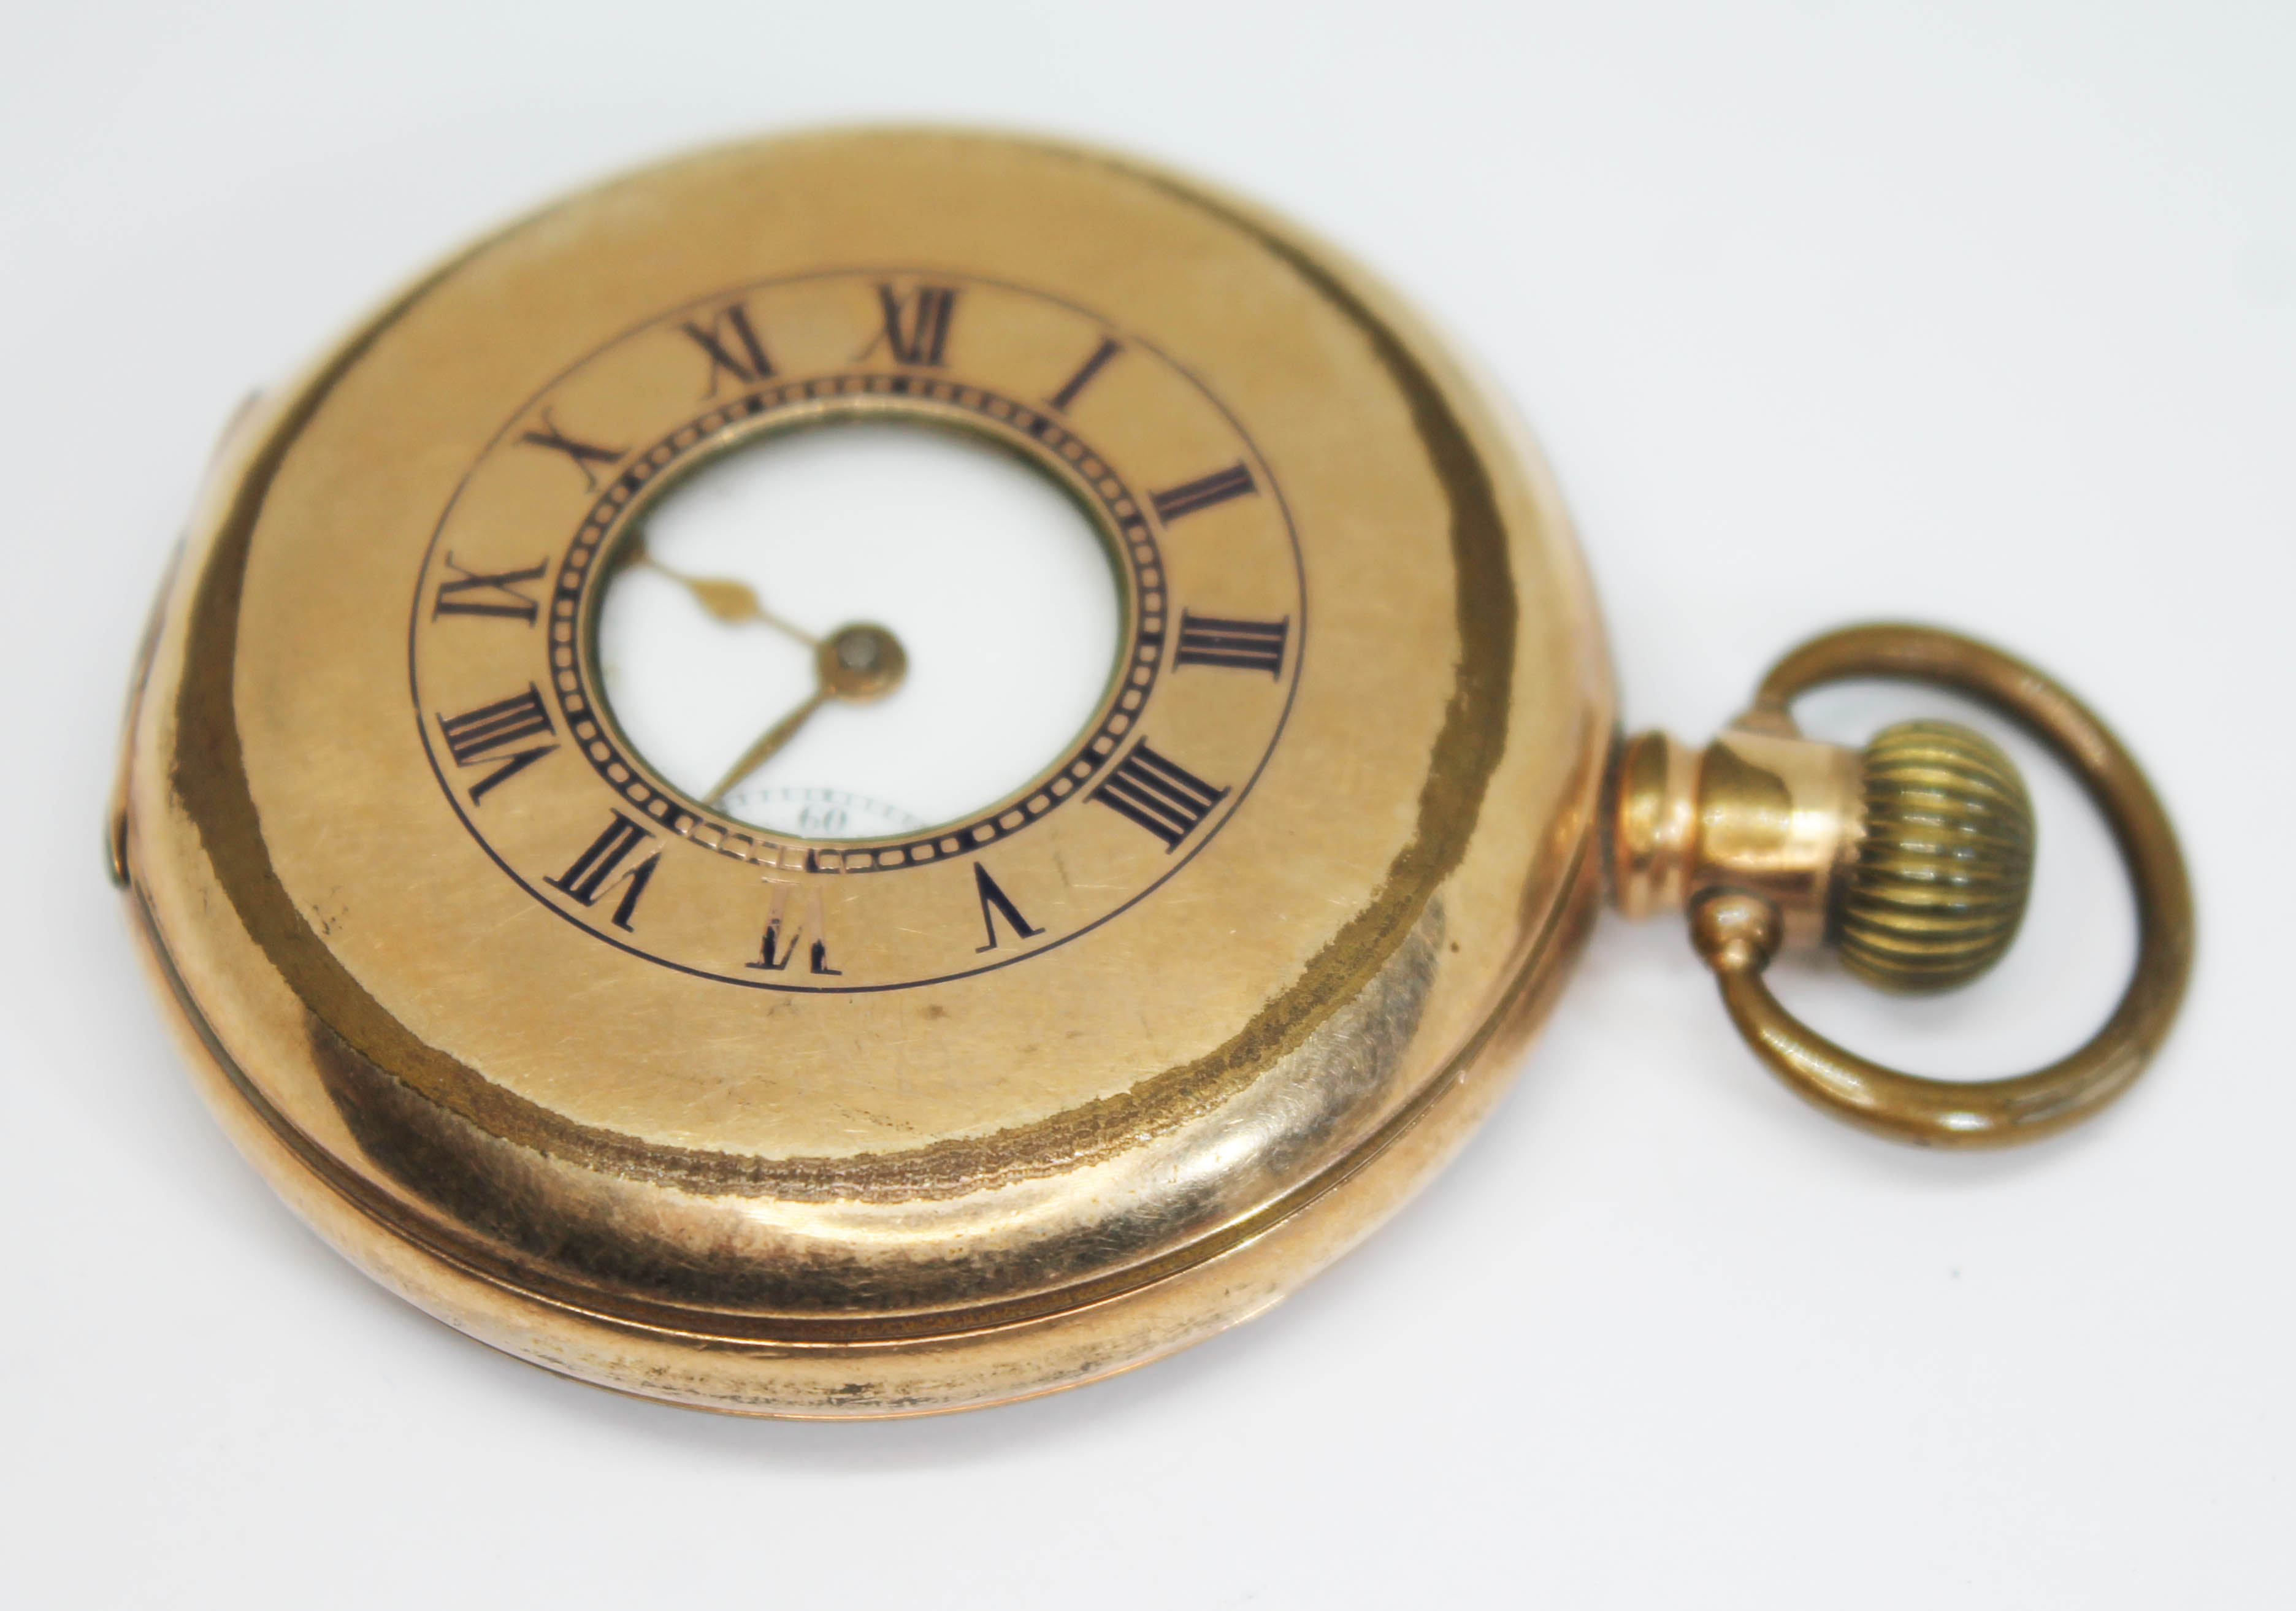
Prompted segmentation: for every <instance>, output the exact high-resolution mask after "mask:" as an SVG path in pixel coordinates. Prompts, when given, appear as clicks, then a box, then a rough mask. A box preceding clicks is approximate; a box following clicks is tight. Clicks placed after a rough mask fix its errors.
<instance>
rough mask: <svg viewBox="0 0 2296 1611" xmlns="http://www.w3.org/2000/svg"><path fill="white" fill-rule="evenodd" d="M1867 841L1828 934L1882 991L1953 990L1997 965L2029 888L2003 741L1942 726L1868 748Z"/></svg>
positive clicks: (2022, 803)
mask: <svg viewBox="0 0 2296 1611" xmlns="http://www.w3.org/2000/svg"><path fill="white" fill-rule="evenodd" d="M1863 760H1864V794H1865V806H1866V834H1865V838H1864V840H1863V841H1862V842H1860V844H1859V846H1858V850H1857V865H1856V867H1854V868H1852V869H1850V871H1849V875H1848V876H1847V877H1846V878H1845V879H1843V880H1842V882H1841V884H1840V885H1839V886H1838V888H1839V890H1840V897H1839V900H1838V904H1837V906H1836V908H1835V912H1834V930H1835V933H1834V939H1835V941H1836V943H1838V944H1839V945H1840V947H1841V959H1842V960H1843V961H1844V962H1845V963H1847V964H1848V965H1849V969H1850V971H1851V972H1852V973H1854V974H1857V975H1858V976H1859V977H1860V978H1862V979H1864V980H1866V982H1868V983H1870V984H1874V985H1878V986H1880V987H1881V988H1882V989H1883V990H1905V991H1922V990H1950V989H1952V988H1953V987H1954V986H1956V985H1959V984H1966V983H1968V982H1970V981H1971V980H1972V979H1974V978H1976V977H1977V976H1978V975H1979V974H1982V973H1983V972H1984V971H1985V970H1986V969H1987V968H1989V967H1991V966H1993V965H1994V963H1996V962H1997V961H1998V960H2000V958H2001V954H2002V953H2003V952H2004V951H2005V950H2007V949H2009V942H2010V941H2012V940H2013V939H2014V938H2015V937H2016V933H2017V925H2018V924H2019V922H2020V921H2021V920H2022V919H2023V917H2024V916H2025V897H2026V895H2027V893H2028V892H2030V889H2031V887H2032V882H2033V806H2032V801H2030V800H2029V799H2028V798H2027V797H2026V793H2025V783H2024V779H2023V778H2021V777H2019V776H2018V775H2017V769H2016V767H2015V766H2014V765H2013V763H2012V762H2011V760H2009V757H2008V756H2006V755H2005V754H2003V753H2002V752H2001V749H2000V746H1999V745H1997V744H1994V743H1993V742H1992V741H1991V740H1990V739H1988V738H1986V737H1985V736H1983V735H1981V734H1978V733H1972V732H1971V731H1970V730H1969V729H1968V728H1967V727H1960V726H1957V725H1956V724H1955V723H1953V722H1948V721H1908V722H1900V723H1899V724H1898V725H1897V726H1896V727H1886V728H1884V729H1883V730H1882V732H1881V733H1879V734H1878V735H1876V736H1874V742H1873V743H1871V744H1867V745H1866V751H1865V754H1864V757H1863Z"/></svg>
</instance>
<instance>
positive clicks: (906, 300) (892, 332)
mask: <svg viewBox="0 0 2296 1611" xmlns="http://www.w3.org/2000/svg"><path fill="white" fill-rule="evenodd" d="M877 312H878V315H879V318H880V323H879V325H878V327H877V333H876V334H875V335H873V336H872V337H871V338H870V339H869V344H868V345H867V346H866V347H865V348H863V349H861V356H862V357H863V358H867V357H868V356H869V355H870V354H871V353H873V352H874V351H876V350H877V347H878V344H879V343H880V342H882V343H883V344H884V345H885V346H886V347H887V348H889V349H891V351H892V354H893V361H894V362H895V363H897V364H908V365H912V366H916V367H918V368H923V369H938V368H939V367H940V366H941V363H942V360H943V358H944V356H945V354H946V353H947V348H948V325H949V321H950V320H951V319H952V318H954V317H955V316H956V290H955V287H954V286H949V285H920V286H918V287H917V288H916V289H915V290H914V291H913V292H909V294H908V295H906V296H902V295H900V294H899V293H898V292H896V291H894V289H893V288H892V287H891V286H890V285H880V286H878V287H877Z"/></svg>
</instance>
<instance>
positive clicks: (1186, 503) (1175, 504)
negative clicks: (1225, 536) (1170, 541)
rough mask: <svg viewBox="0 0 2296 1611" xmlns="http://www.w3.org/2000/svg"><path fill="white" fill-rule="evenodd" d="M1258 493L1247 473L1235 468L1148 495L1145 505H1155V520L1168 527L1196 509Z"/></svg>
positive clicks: (1257, 488) (1256, 485) (1257, 487)
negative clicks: (1147, 502) (1148, 503)
mask: <svg viewBox="0 0 2296 1611" xmlns="http://www.w3.org/2000/svg"><path fill="white" fill-rule="evenodd" d="M1257 491H1259V483H1258V482H1257V481H1253V480H1252V479H1251V470H1250V469H1248V468H1247V467H1245V466H1244V465H1242V464H1230V465H1229V466H1228V467H1227V468H1226V469H1225V470H1215V471H1213V472H1212V473H1210V475H1200V476H1198V477H1197V478H1196V479H1195V480H1194V481H1183V482H1182V483H1181V484H1180V485H1178V486H1177V487H1171V488H1168V489H1165V490H1164V491H1162V492H1155V493H1151V494H1150V495H1149V498H1148V501H1149V502H1150V503H1152V504H1153V505H1156V518H1157V519H1158V520H1160V521H1162V522H1164V523H1165V524H1166V525H1168V526H1169V525H1170V524H1171V523H1172V522H1174V521H1176V520H1178V519H1179V518H1180V517H1181V516H1182V515H1184V514H1195V513H1196V511H1197V510H1199V509H1209V508H1210V507H1211V506H1212V505H1214V504H1224V503H1226V502H1227V500H1228V499H1230V498H1232V497H1243V496H1245V495H1246V494H1247V493H1252V492H1257Z"/></svg>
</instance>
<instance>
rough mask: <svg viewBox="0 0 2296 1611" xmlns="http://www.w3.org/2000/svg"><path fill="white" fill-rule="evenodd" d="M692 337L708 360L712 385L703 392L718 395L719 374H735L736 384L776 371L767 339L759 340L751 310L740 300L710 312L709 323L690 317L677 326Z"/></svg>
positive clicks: (753, 382) (752, 382)
mask: <svg viewBox="0 0 2296 1611" xmlns="http://www.w3.org/2000/svg"><path fill="white" fill-rule="evenodd" d="M678 328H679V329H681V330H683V331H685V333H686V334H687V335H689V336H692V337H693V343H694V345H695V346H697V347H699V348H701V352H702V356H703V357H705V358H708V359H709V390H706V391H704V392H703V393H702V394H701V395H702V396H703V397H705V398H712V397H716V396H717V377H718V376H719V375H720V374H725V375H730V376H732V377H733V381H734V385H735V386H736V387H742V386H754V385H756V384H757V383H758V382H759V381H762V380H765V379H766V378H767V377H768V376H769V375H771V374H773V372H774V365H773V360H772V359H770V358H767V356H766V347H765V343H764V342H762V341H758V332H757V329H756V327H755V326H753V325H751V324H750V310H749V308H748V307H747V306H746V305H744V304H742V303H740V302H733V303H729V304H728V305H726V307H724V308H719V309H718V310H717V312H716V313H714V314H711V315H710V316H709V323H708V324H706V325H703V324H697V323H695V322H694V321H693V320H692V319H688V320H687V321H686V322H685V324H683V325H679V326H678Z"/></svg>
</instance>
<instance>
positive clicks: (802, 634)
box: [627, 532, 820, 649]
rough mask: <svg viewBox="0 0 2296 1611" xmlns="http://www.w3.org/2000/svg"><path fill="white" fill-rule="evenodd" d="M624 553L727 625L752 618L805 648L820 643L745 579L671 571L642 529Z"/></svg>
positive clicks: (634, 562)
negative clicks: (779, 612) (776, 610)
mask: <svg viewBox="0 0 2296 1611" xmlns="http://www.w3.org/2000/svg"><path fill="white" fill-rule="evenodd" d="M627 553H628V555H629V559H628V562H627V563H630V564H633V565H644V566H645V567H646V568H647V569H648V570H650V571H658V572H660V574H661V575H663V576H666V577H668V578H669V579H670V580H672V581H674V582H676V584H677V585H678V586H679V587H681V588H685V590H686V591H687V592H688V593H691V594H692V595H693V599H694V602H695V603H696V604H700V605H701V607H702V608H703V609H704V610H707V611H708V612H709V613H710V614H712V615H714V616H716V617H717V619H718V620H719V621H724V622H725V623H726V625H727V626H730V627H738V626H740V625H742V623H743V622H744V621H756V622H758V623H759V624H760V625H762V626H767V627H771V628H772V629H774V630H775V631H776V632H784V633H787V634H788V635H789V636H790V637H794V638H795V639H797V641H798V642H799V643H801V644H803V645H805V646H806V647H807V648H808V649H811V648H816V647H818V646H819V644H820V640H819V639H818V638H816V637H814V636H813V634H812V633H810V632H808V631H806V630H805V629H803V628H802V627H797V626H792V625H791V623H789V622H788V621H783V619H782V618H781V617H780V616H778V615H775V613H774V612H772V611H770V610H768V609H767V608H766V606H765V604H764V603H763V601H761V600H760V599H759V598H758V593H757V589H756V588H752V587H750V584H749V583H747V582H745V581H736V580H734V579H733V578H732V577H730V576H688V575H686V574H685V572H684V571H673V570H671V569H670V568H669V567H668V565H665V564H663V563H661V562H660V560H658V559H656V558H655V557H654V556H653V550H652V549H651V548H649V547H646V540H645V534H644V533H643V532H640V533H639V534H638V535H637V536H635V537H634V538H631V539H630V546H629V548H628V550H627Z"/></svg>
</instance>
